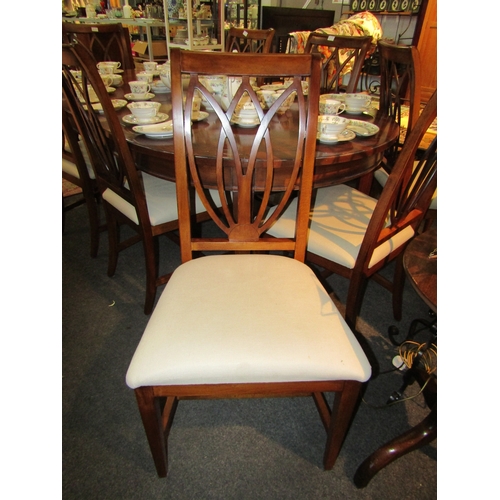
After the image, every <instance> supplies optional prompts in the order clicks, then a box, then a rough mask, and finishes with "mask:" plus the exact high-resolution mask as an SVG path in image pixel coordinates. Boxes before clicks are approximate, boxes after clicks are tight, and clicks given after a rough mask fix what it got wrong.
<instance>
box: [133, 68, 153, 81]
mask: <svg viewBox="0 0 500 500" xmlns="http://www.w3.org/2000/svg"><path fill="white" fill-rule="evenodd" d="M136 77H137V80H139V81H140V82H147V83H153V78H154V75H153V73H146V71H141V72H140V73H137V74H136Z"/></svg>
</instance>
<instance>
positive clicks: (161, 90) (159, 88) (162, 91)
mask: <svg viewBox="0 0 500 500" xmlns="http://www.w3.org/2000/svg"><path fill="white" fill-rule="evenodd" d="M151 90H154V91H155V92H156V93H157V94H168V93H169V92H170V88H169V87H167V86H166V85H159V84H158V85H155V84H154V83H153V85H151Z"/></svg>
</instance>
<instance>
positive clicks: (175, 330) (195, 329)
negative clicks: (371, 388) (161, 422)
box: [127, 255, 370, 389]
mask: <svg viewBox="0 0 500 500" xmlns="http://www.w3.org/2000/svg"><path fill="white" fill-rule="evenodd" d="M193 304H196V310H195V311H193ZM242 304H243V307H242V306H241V305H242ZM165 318H168V321H165ZM165 360H168V362H165ZM369 376H370V365H369V364H368V361H367V359H366V356H365V355H364V353H363V351H362V349H361V347H360V346H359V344H358V341H357V340H356V338H355V337H354V335H353V334H352V332H351V331H350V329H349V328H348V327H347V325H346V323H345V321H344V319H343V318H342V315H341V314H340V313H339V311H338V310H337V308H336V307H335V305H334V304H333V302H332V301H331V299H330V297H329V296H328V294H327V293H326V291H325V290H324V288H323V287H322V285H321V284H320V283H319V281H318V279H317V278H316V276H315V275H314V273H313V272H312V270H311V269H310V268H308V267H307V266H305V265H304V264H302V263H300V262H298V261H296V260H294V259H290V258H288V257H282V256H279V255H222V256H221V255H212V256H207V257H202V258H200V259H195V260H191V261H189V262H187V263H185V264H183V265H182V266H181V267H179V268H178V269H177V270H176V271H175V272H174V273H173V275H172V278H171V279H170V281H169V283H168V287H167V289H166V290H165V292H164V293H163V294H162V296H161V298H160V299H159V301H158V304H157V306H156V308H155V311H154V313H153V316H152V317H151V320H150V322H149V323H148V326H147V328H146V331H145V332H144V335H143V337H142V339H141V342H140V344H139V346H138V348H137V350H136V352H135V354H134V357H133V359H132V362H131V364H130V367H129V370H128V372H127V385H128V386H129V387H131V388H133V389H135V388H137V387H141V386H148V385H160V384H161V385H170V384H172V385H176V384H223V383H226V384H227V383H252V382H295V381H301V380H315V381H321V380H332V379H334V380H358V381H360V382H364V381H366V380H368V378H369Z"/></svg>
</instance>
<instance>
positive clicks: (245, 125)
mask: <svg viewBox="0 0 500 500" xmlns="http://www.w3.org/2000/svg"><path fill="white" fill-rule="evenodd" d="M231 123H234V124H236V125H238V126H239V127H243V128H254V127H258V126H259V125H260V121H259V120H257V121H254V122H246V121H241V120H240V118H239V117H237V116H233V117H232V118H231Z"/></svg>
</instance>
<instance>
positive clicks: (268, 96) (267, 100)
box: [257, 90, 279, 108]
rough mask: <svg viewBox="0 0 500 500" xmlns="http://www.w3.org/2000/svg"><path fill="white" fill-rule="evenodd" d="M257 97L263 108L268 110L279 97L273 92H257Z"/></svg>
mask: <svg viewBox="0 0 500 500" xmlns="http://www.w3.org/2000/svg"><path fill="white" fill-rule="evenodd" d="M257 97H258V98H259V101H260V102H261V104H262V105H263V107H264V108H270V107H271V106H272V105H273V103H274V101H275V100H276V99H277V98H278V97H279V94H277V93H276V92H275V91H274V90H257Z"/></svg>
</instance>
